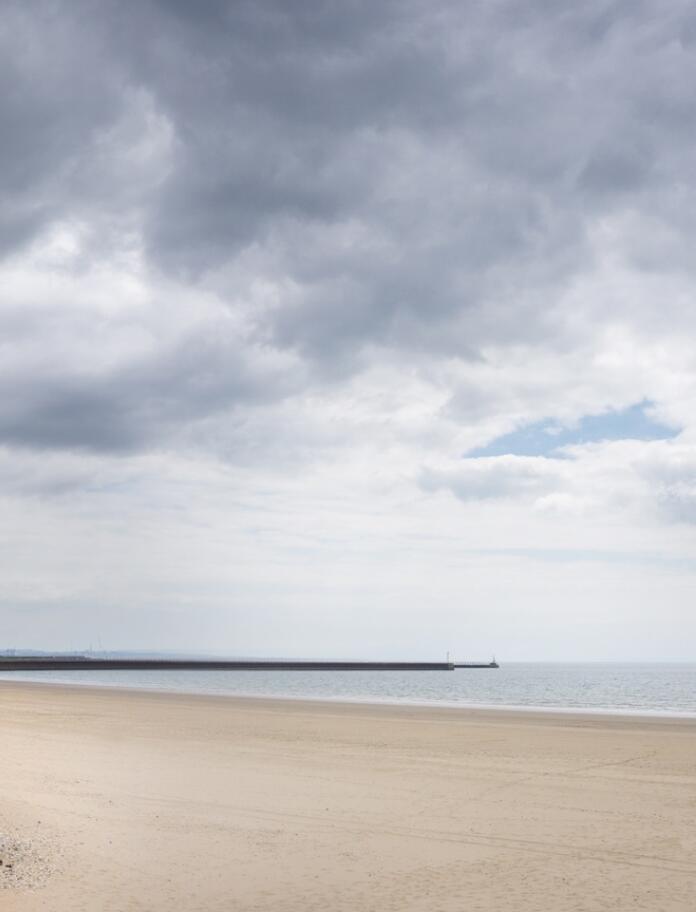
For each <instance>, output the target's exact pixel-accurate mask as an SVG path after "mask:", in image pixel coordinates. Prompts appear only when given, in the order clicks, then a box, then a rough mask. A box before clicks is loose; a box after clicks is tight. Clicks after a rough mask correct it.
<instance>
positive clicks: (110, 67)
mask: <svg viewBox="0 0 696 912" xmlns="http://www.w3.org/2000/svg"><path fill="white" fill-rule="evenodd" d="M3 19H4V21H3V24H2V38H1V40H2V50H3V53H2V56H1V57H0V59H1V60H2V63H1V64H0V67H1V68H2V69H1V72H0V78H1V79H2V84H3V87H4V91H3V93H2V101H1V104H2V108H1V109H0V117H1V118H2V125H3V129H2V135H3V142H2V144H1V145H0V189H1V192H2V199H3V206H2V210H0V211H1V213H2V214H1V215H0V252H5V253H6V254H15V253H16V252H17V251H18V250H21V249H22V247H23V245H26V244H27V243H28V242H30V241H31V240H33V239H35V238H36V237H37V236H39V233H40V232H41V230H43V229H45V228H46V227H47V226H48V225H50V224H54V223H57V222H59V221H61V220H71V219H73V220H84V221H85V222H87V223H88V224H89V226H90V228H91V230H92V232H93V234H94V235H95V236H99V235H100V233H102V234H103V235H104V236H103V238H101V240H102V245H103V246H102V247H100V248H99V249H100V250H101V251H102V252H103V250H104V249H107V250H108V249H109V247H110V246H113V247H114V249H116V248H118V247H119V244H120V243H121V242H122V240H123V237H125V236H126V235H128V237H129V238H132V236H133V235H134V234H135V235H137V236H138V237H139V238H140V240H141V241H142V245H143V249H144V251H145V254H146V257H147V262H148V264H149V266H150V267H151V268H152V269H153V271H154V272H153V274H156V273H157V271H159V273H160V274H163V275H164V276H166V277H167V278H168V279H170V280H174V279H175V280H179V281H183V282H184V283H187V284H188V285H189V286H193V287H196V286H200V287H205V288H207V289H208V290H210V289H213V290H214V291H215V293H217V294H218V295H220V297H221V299H222V300H224V301H232V300H233V299H238V298H239V297H240V296H242V297H243V296H244V294H245V293H246V287H245V285H244V280H243V279H242V278H240V272H239V269H240V268H241V267H240V263H242V262H243V261H244V258H245V257H249V256H251V255H253V260H254V264H255V269H256V271H257V275H258V278H259V279H262V280H263V281H265V282H268V283H271V284H273V285H274V287H275V288H276V289H277V293H276V294H275V297H274V299H273V303H272V304H269V305H268V306H264V307H263V308H262V309H260V310H259V311H258V313H257V314H256V315H255V317H254V319H255V323H256V325H255V333H256V335H255V337H254V339H255V345H256V346H257V347H256V348H254V347H249V348H248V350H246V351H244V346H241V347H238V346H237V347H233V350H232V352H231V354H230V355H229V357H227V356H222V355H220V354H219V353H216V354H214V355H213V356H212V357H211V353H210V351H209V349H208V348H207V347H206V346H201V345H199V344H198V343H197V341H196V340H195V339H194V340H192V341H191V343H190V345H189V346H188V348H187V345H186V343H185V342H182V343H181V344H180V345H177V346H175V349H174V350H173V351H170V350H168V349H167V348H166V346H163V348H162V350H161V351H156V352H155V353H154V354H153V355H152V356H151V357H150V359H149V361H148V363H146V364H142V363H138V364H136V366H135V367H133V366H131V367H128V368H127V369H126V368H123V369H118V370H112V371H110V372H109V371H105V372H104V373H103V374H100V375H99V376H98V377H96V378H95V377H94V376H91V375H84V374H81V373H80V372H77V371H75V370H74V369H73V365H70V364H65V365H64V368H63V369H62V370H61V369H60V368H55V369H54V370H55V372H54V374H51V375H50V376H49V375H48V374H49V372H47V373H46V375H45V376H44V377H41V376H36V374H32V373H30V372H29V371H27V372H26V373H25V374H22V373H21V370H20V372H19V374H17V375H14V376H13V377H12V384H13V393H12V395H11V396H10V397H9V398H8V399H6V400H5V404H4V406H3V408H2V410H0V439H4V440H7V441H13V442H17V443H22V444H24V445H35V446H60V447H67V446H76V447H86V448H93V449H104V450H110V449H113V450H116V451H119V450H123V449H126V450H128V449H132V448H137V447H140V446H145V445H149V444H150V443H151V442H153V441H156V440H157V439H158V438H159V436H160V435H162V434H166V433H167V432H168V430H170V429H171V428H172V427H175V426H177V424H186V423H190V422H195V420H196V419H197V418H198V417H205V416H208V415H210V414H212V413H214V412H215V411H218V410H219V411H226V410H228V409H229V408H230V407H235V405H236V404H237V403H238V402H259V401H266V400H270V399H273V398H274V397H278V396H284V395H287V394H288V390H290V391H292V390H294V389H296V388H297V387H296V386H295V383H296V380H293V381H288V380H287V378H285V379H284V380H283V381H282V382H279V381H277V378H276V379H273V378H271V380H268V378H267V375H266V374H265V373H264V371H261V372H260V375H261V376H262V377H263V378H264V379H262V380H260V379H259V378H258V377H256V375H255V374H254V369H253V367H252V366H251V365H252V362H253V361H254V358H256V357H257V356H258V353H259V351H261V350H262V348H259V347H258V346H271V347H274V348H275V349H276V350H281V351H282V350H286V349H289V350H292V351H294V352H296V353H298V354H299V355H300V356H301V357H302V358H304V359H305V360H306V361H307V363H308V364H309V365H311V366H312V367H313V369H314V371H315V377H317V378H319V379H317V380H316V381H315V382H319V383H322V382H326V378H327V377H329V376H334V377H339V378H340V377H342V376H345V375H347V374H350V373H351V372H353V371H356V370H358V369H360V367H361V366H362V365H363V364H364V363H365V359H366V358H369V357H370V354H369V353H370V352H372V351H374V350H375V348H381V349H390V350H391V352H392V354H393V355H394V356H395V357H399V356H402V357H404V358H406V357H408V358H412V357H414V356H416V357H417V356H418V354H419V353H433V354H435V355H446V356H448V357H460V358H465V359H475V358H477V357H480V353H481V350H482V349H483V348H484V347H485V346H486V345H490V344H493V343H495V344H507V343H508V342H515V341H521V340H530V341H538V342H542V341H544V339H545V337H546V335H547V334H549V333H551V330H550V329H549V326H548V321H547V320H546V319H545V316H546V312H547V308H548V304H549V302H553V301H554V300H555V299H556V298H557V296H558V294H559V293H560V291H562V290H563V289H564V288H565V287H567V285H568V284H569V282H570V281H571V280H572V279H573V277H574V276H576V275H578V274H579V273H581V272H582V271H583V270H589V269H590V268H591V265H592V264H591V257H592V252H591V248H590V245H589V244H588V233H589V231H590V230H591V228H592V226H593V225H594V224H595V223H596V222H597V220H598V219H602V218H606V217H610V216H612V215H614V214H616V213H620V212H621V211H623V210H622V207H628V206H630V209H631V211H632V212H633V213H638V215H640V214H645V215H647V216H650V217H651V218H654V219H658V220H661V221H664V222H665V223H668V224H680V223H682V222H683V221H684V220H689V219H690V218H691V216H690V213H691V212H692V211H693V203H694V198H693V196H694V195H693V180H692V176H691V172H692V161H691V149H692V146H693V140H694V132H695V131H694V126H695V124H696V117H695V115H696V102H695V101H694V98H693V93H692V92H691V91H690V89H689V86H690V85H693V81H694V77H696V56H695V50H694V47H695V45H694V42H695V39H696V24H695V23H696V19H695V17H694V15H693V14H692V12H691V11H690V9H689V6H688V5H687V4H686V3H682V2H680V0H672V2H660V3H657V2H656V0H645V2H639V3H635V2H634V3H625V2H618V0H615V2H612V0H594V2H591V3H587V4H582V5H578V4H575V3H551V2H546V0H536V2H529V3H524V4H520V3H516V2H490V3H465V4H461V3H454V2H447V0H439V2H437V0H436V2H425V0H422V2H417V0H411V2H401V3H392V2H384V3H373V2H362V0H352V2H326V0H322V2H320V0H306V2H297V3H287V2H285V0H283V2H281V0H276V2H271V0H258V2H253V3H252V2H212V0H209V2H204V3H195V4H191V3H185V2H174V0H160V2H154V0H150V2H138V3H135V2H130V3H128V2H127V3H112V2H109V0H101V2H100V0H76V2H70V3H68V2H64V3H60V2H51V3H49V2H44V3H41V2H36V3H32V4H20V3H17V4H7V5H6V8H5V12H4V17H3ZM155 121H156V122H157V124H159V126H156V127H153V122H155ZM148 130H149V131H150V133H151V134H152V135H150V133H148ZM158 130H159V133H158V132H157V131H158ZM164 133H166V142H165V141H164V140H162V142H163V146H162V149H159V147H157V144H156V141H155V140H156V137H157V136H159V137H160V139H161V136H162V135H164ZM143 136H145V138H146V139H148V143H149V145H148V143H145V146H146V151H145V152H144V151H143V148H141V147H140V146H139V145H138V143H141V145H142V143H143ZM148 137H149V138H148ZM165 147H166V148H165ZM153 148H154V151H153ZM158 149H159V151H158ZM148 150H149V151H148ZM114 226H116V227H114ZM119 232H122V233H123V237H122V236H121V234H120V233H119ZM98 240H99V237H97V240H96V241H95V243H96V242H97V241H98ZM124 243H125V241H124ZM680 265H681V267H683V265H684V258H683V256H682V259H681V264H680ZM661 268H665V264H664V263H663V264H661ZM667 268H668V267H667ZM10 303H11V302H10ZM49 306H50V302H49ZM230 306H232V305H230ZM166 308H167V305H166V304H164V305H162V320H163V321H164V322H166V319H167V318H166ZM85 319H87V318H85ZM42 331H43V330H42V326H41V325H40V324H37V326H36V333H37V334H40V333H41V332H42ZM551 343H552V344H553V339H551ZM167 344H169V343H167ZM240 359H241V360H242V361H244V360H245V359H246V362H248V363H246V364H244V365H243V367H242V368H239V369H238V367H236V366H230V362H232V364H233V365H236V364H238V362H239V361H240ZM126 360H127V359H126ZM249 376H252V377H255V379H253V380H251V381H250V380H249Z"/></svg>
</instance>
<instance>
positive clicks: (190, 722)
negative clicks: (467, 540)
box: [0, 682, 696, 912]
mask: <svg viewBox="0 0 696 912" xmlns="http://www.w3.org/2000/svg"><path fill="white" fill-rule="evenodd" d="M0 739H1V740H0V744H1V753H0V859H1V860H3V865H0V910H2V912H5V910H12V912H15V910H16V912H34V910H51V912H67V910H90V912H101V910H113V912H130V910H143V912H145V910H148V912H158V910H165V909H167V910H169V909H175V908H178V909H183V910H187V912H188V910H191V912H192V910H210V912H215V910H220V912H222V910H225V912H229V910H233V909H234V910H266V909H268V910H271V909H272V910H281V912H282V910H298V912H299V910H322V912H324V910H351V912H354V910H377V909H379V910H394V912H396V910H399V912H402V910H428V912H438V910H443V912H445V910H446V912H449V910H452V912H455V910H456V912H460V910H464V909H465V910H467V912H472V910H473V912H476V910H504V912H513V910H514V912H527V910H529V912H531V910H534V912H539V910H550V912H571V910H573V912H593V910H604V909H612V910H628V909H631V910H646V912H647V910H649V912H658V910H659V912H672V910H679V912H691V910H693V909H694V908H696V826H694V820H696V722H693V721H680V720H668V719H641V718H637V717H611V716H594V717H593V716H579V715H568V716H564V715H561V714H534V713H513V712H503V711H499V712H498V711H483V710H477V711H474V710H448V709H425V708H407V707H387V706H361V705H348V704H343V705H339V704H330V703H323V704H322V703H307V702H299V701H298V702H295V701H273V700H257V699H237V698H229V697H204V696H184V695H174V694H172V695H170V694H153V693H142V692H135V691H116V690H107V689H98V688H69V687H61V686H42V685H31V684H14V683H11V682H1V683H0ZM8 864H9V865H11V867H9V866H8Z"/></svg>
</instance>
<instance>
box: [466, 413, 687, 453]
mask: <svg viewBox="0 0 696 912" xmlns="http://www.w3.org/2000/svg"><path fill="white" fill-rule="evenodd" d="M651 405H652V403H651V402H648V401H644V402H637V403H636V404H635V405H631V406H629V407H628V408H625V409H622V410H621V411H611V412H603V413H602V414H601V415H585V417H584V418H582V419H581V420H580V421H579V422H578V423H577V424H576V425H574V426H573V427H565V426H563V425H562V424H559V423H558V422H557V421H554V420H553V419H552V418H544V419H543V420H542V421H536V422H535V423H534V424H528V425H527V426H526V427H523V428H520V429H519V430H517V431H512V432H511V433H509V434H503V436H502V437H497V438H496V439H495V440H492V441H491V442H490V443H488V444H486V446H483V447H477V448H476V449H475V450H471V451H470V452H468V453H467V454H466V455H467V458H470V459H473V458H478V457H481V456H508V455H510V456H551V455H554V453H555V451H556V450H558V449H559V448H560V447H565V446H572V445H576V444H581V443H596V442H599V441H603V440H668V439H669V438H671V437H675V436H676V435H677V434H678V433H679V431H678V430H677V429H676V428H673V427H669V426H668V425H666V424H661V423H660V422H659V421H655V420H654V419H653V418H651V417H650V416H649V415H648V414H646V409H649V408H650V406H651Z"/></svg>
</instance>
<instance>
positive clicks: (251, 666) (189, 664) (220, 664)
mask: <svg viewBox="0 0 696 912" xmlns="http://www.w3.org/2000/svg"><path fill="white" fill-rule="evenodd" d="M497 667H498V666H497V664H496V663H493V662H488V663H476V662H470V663H457V664H455V663H454V662H313V661H295V660H275V659H273V660H265V659H260V660H246V659H167V658H157V659H134V658H129V659H119V658H93V657H91V656H0V671H78V670H79V671H186V670H190V671H454V670H455V668H497Z"/></svg>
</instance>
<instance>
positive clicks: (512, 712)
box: [0, 678, 696, 731]
mask: <svg viewBox="0 0 696 912" xmlns="http://www.w3.org/2000/svg"><path fill="white" fill-rule="evenodd" d="M24 687H27V688H32V689H36V690H46V691H48V692H49V693H50V692H52V691H56V690H64V691H66V692H68V693H82V692H87V693H89V692H90V691H93V692H95V693H98V694H101V693H109V692H113V693H114V694H118V695H124V696H125V695H128V694H133V695H136V696H142V697H155V698H162V699H165V700H176V699H177V698H181V699H182V700H196V701H203V702H205V701H212V702H215V703H220V702H222V703H223V704H224V703H226V702H227V703H239V704H240V705H242V706H243V705H245V704H248V705H249V706H262V707H264V706H265V707H266V708H273V707H274V706H275V707H276V708H277V709H282V708H283V707H286V706H288V705H290V706H291V707H293V706H294V707H296V708H298V709H302V708H304V709H313V708H318V709H321V707H326V708H327V709H330V708H336V709H339V710H340V709H345V710H350V709H361V710H368V711H369V710H371V709H374V710H375V712H377V713H379V712H384V713H389V712H390V711H395V712H397V713H398V712H399V711H401V712H403V713H404V714H406V715H408V716H409V717H410V716H414V715H418V716H421V715H422V716H423V717H424V720H425V721H427V718H428V717H429V716H430V717H432V718H435V717H436V716H437V717H441V718H444V719H446V720H447V719H449V720H452V721H457V720H458V719H460V720H461V719H466V718H470V719H472V720H475V719H500V720H502V719H509V720H510V721H514V720H515V719H517V718H519V720H520V721H523V720H529V721H544V722H548V723H549V724H553V723H564V722H565V723H569V722H571V721H575V722H577V723H583V722H584V723H588V724H589V723H597V722H601V721H602V720H606V721H607V722H612V721H615V722H619V723H624V724H625V723H629V722H632V721H633V722H636V723H655V724H657V725H660V724H665V725H672V724H673V723H674V724H676V725H683V726H684V727H685V729H687V730H690V729H693V730H694V731H696V713H694V714H688V713H676V712H674V713H673V712H658V711H655V712H651V711H648V710H635V711H632V710H613V709H606V710H605V709H587V708H580V707H578V708H575V707H555V706H549V707H545V706H509V705H504V704H479V703H471V704H466V703H454V702H452V703H445V702H434V701H430V702H429V701H422V702H415V701H407V700H398V701H397V700H394V701H390V700H371V699H364V700H362V699H358V698H355V699H344V698H342V697H312V696H284V695H281V694H272V695H267V694H240V693H204V692H201V691H187V690H165V689H162V688H154V687H153V688H146V687H129V686H127V685H123V686H121V685H118V684H110V683H109V684H99V683H84V682H79V683H77V682H76V683H66V682H63V681H55V682H48V681H46V682H44V681H10V680H7V679H5V678H2V679H0V696H2V692H3V691H4V690H7V689H8V688H18V689H20V690H21V689H22V688H24ZM276 704H277V706H276Z"/></svg>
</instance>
